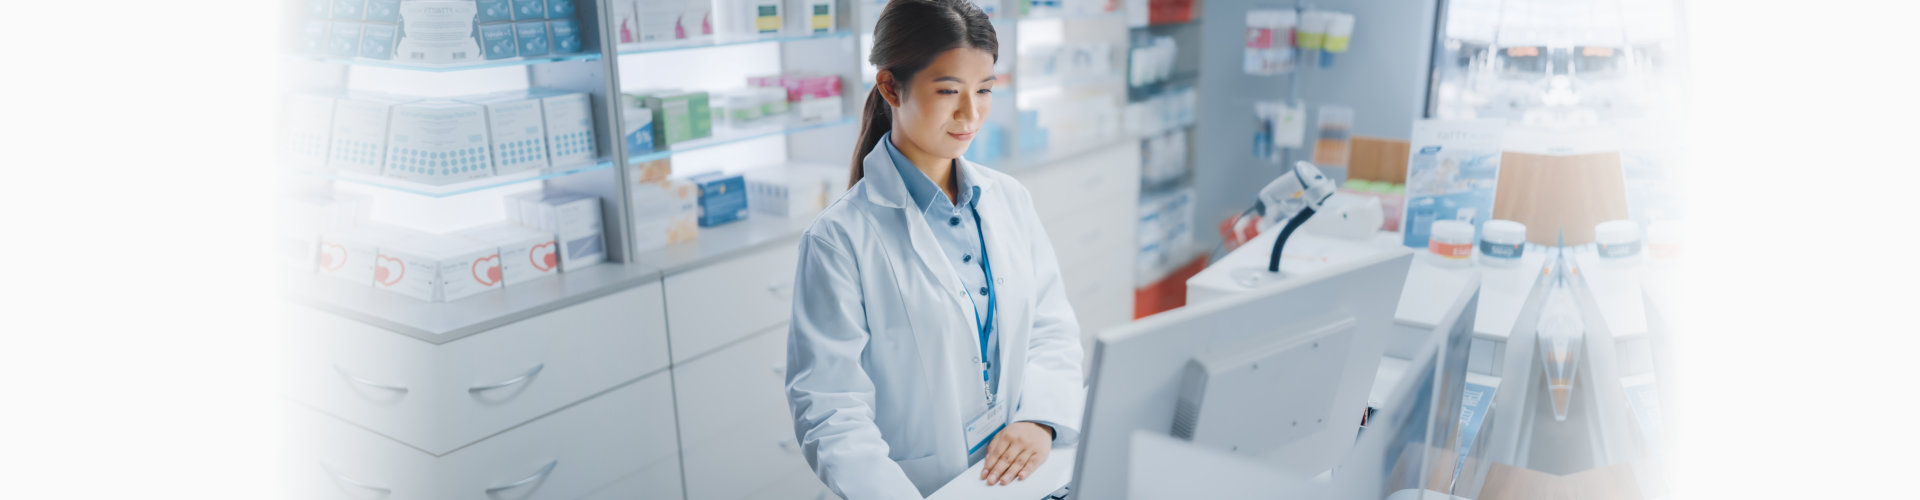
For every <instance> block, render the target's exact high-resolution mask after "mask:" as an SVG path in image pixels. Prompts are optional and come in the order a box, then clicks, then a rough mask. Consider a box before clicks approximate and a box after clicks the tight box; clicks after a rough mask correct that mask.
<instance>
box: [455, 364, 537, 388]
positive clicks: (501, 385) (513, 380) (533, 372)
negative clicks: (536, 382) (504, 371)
mask: <svg viewBox="0 0 1920 500" xmlns="http://www.w3.org/2000/svg"><path fill="white" fill-rule="evenodd" d="M546 367H547V364H546V363H540V364H537V365H533V368H532V369H529V370H527V372H526V373H522V374H520V376H518V377H514V378H510V379H506V380H502V381H499V382H495V383H491V384H487V385H478V386H473V387H468V388H467V394H478V393H481V392H486V391H491V390H494V389H500V388H505V387H508V386H513V385H518V384H520V383H522V382H526V381H528V380H532V379H533V376H534V375H539V374H540V370H542V369H545V368H546Z"/></svg>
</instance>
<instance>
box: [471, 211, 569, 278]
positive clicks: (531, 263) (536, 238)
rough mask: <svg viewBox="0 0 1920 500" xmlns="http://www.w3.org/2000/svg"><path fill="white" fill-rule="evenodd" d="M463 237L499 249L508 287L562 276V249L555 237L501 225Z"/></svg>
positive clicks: (505, 223)
mask: <svg viewBox="0 0 1920 500" xmlns="http://www.w3.org/2000/svg"><path fill="white" fill-rule="evenodd" d="M460 234H461V235H463V236H466V237H469V238H473V239H476V240H480V241H485V242H487V243H488V244H491V245H495V246H497V247H499V249H500V269H501V273H500V274H501V280H502V284H504V285H506V286H515V285H519V284H522V283H527V282H530V281H533V280H537V279H540V278H544V277H547V276H553V275H554V274H556V273H559V272H560V252H559V249H560V247H559V242H557V241H554V239H553V233H543V232H540V231H534V230H532V229H528V228H525V227H522V226H520V225H518V224H514V223H510V222H501V223H497V224H488V225H485V226H479V227H475V228H470V229H467V230H464V231H461V232H460Z"/></svg>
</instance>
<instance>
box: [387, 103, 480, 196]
mask: <svg viewBox="0 0 1920 500" xmlns="http://www.w3.org/2000/svg"><path fill="white" fill-rule="evenodd" d="M488 149H489V144H488V140H487V117H486V108H482V107H480V106H478V105H474V104H468V103H463V102H456V101H421V102H414V103H407V104H401V105H398V106H394V108H393V123H392V125H391V126H390V127H389V129H388V131H387V166H386V168H385V169H384V170H383V171H384V172H385V174H386V175H387V176H389V177H397V178H401V179H406V180H410V181H414V182H421V183H426V184H451V183H455V182H460V181H468V180H473V179H480V178H485V177H489V176H492V175H493V160H492V159H491V155H490V154H489V153H488Z"/></svg>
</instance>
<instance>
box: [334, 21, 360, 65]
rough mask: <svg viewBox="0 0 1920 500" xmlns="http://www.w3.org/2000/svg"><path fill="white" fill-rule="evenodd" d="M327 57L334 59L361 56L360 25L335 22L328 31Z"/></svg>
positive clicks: (348, 22)
mask: <svg viewBox="0 0 1920 500" xmlns="http://www.w3.org/2000/svg"><path fill="white" fill-rule="evenodd" d="M327 55H330V56H334V57H353V56H357V55H360V23H358V22H353V21H334V22H333V26H332V27H331V28H329V29H328V31H327Z"/></svg>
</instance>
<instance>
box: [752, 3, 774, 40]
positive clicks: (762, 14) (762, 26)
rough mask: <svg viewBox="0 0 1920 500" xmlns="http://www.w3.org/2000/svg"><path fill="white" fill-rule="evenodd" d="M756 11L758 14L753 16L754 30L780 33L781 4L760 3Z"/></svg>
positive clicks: (756, 31)
mask: <svg viewBox="0 0 1920 500" xmlns="http://www.w3.org/2000/svg"><path fill="white" fill-rule="evenodd" d="M755 12H756V15H755V16H754V18H753V31H754V32H755V33H779V32H780V6H779V5H774V4H766V5H760V6H758V7H755Z"/></svg>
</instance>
